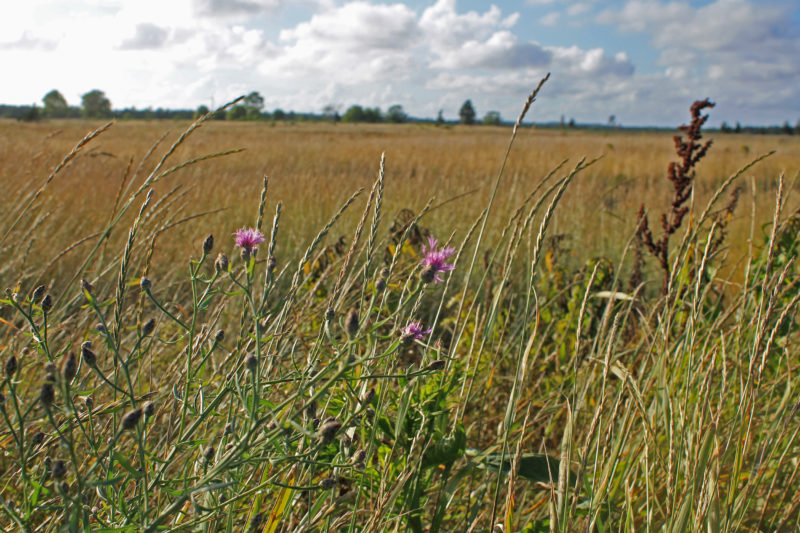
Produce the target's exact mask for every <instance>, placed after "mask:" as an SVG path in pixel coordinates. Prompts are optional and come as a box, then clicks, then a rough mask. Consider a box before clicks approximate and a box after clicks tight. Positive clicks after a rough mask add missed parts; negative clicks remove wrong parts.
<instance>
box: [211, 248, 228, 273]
mask: <svg viewBox="0 0 800 533" xmlns="http://www.w3.org/2000/svg"><path fill="white" fill-rule="evenodd" d="M214 269H215V270H216V271H217V272H227V271H228V256H227V255H225V254H223V253H222V252H220V253H219V254H217V260H216V261H214Z"/></svg>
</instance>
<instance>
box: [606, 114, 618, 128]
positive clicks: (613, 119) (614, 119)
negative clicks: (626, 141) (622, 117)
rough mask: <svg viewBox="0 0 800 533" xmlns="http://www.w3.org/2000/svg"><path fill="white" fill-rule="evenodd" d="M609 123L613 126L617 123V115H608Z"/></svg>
mask: <svg viewBox="0 0 800 533" xmlns="http://www.w3.org/2000/svg"><path fill="white" fill-rule="evenodd" d="M608 125H609V126H611V127H612V128H613V127H614V126H616V125H617V117H616V115H608Z"/></svg>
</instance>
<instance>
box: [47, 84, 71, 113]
mask: <svg viewBox="0 0 800 533" xmlns="http://www.w3.org/2000/svg"><path fill="white" fill-rule="evenodd" d="M42 102H44V114H45V115H46V116H48V117H51V118H62V117H66V116H67V111H68V110H69V106H68V105H67V100H66V98H64V96H63V95H62V94H61V93H60V92H58V91H57V90H55V89H53V90H52V91H50V92H49V93H47V94H46V95H44V98H42Z"/></svg>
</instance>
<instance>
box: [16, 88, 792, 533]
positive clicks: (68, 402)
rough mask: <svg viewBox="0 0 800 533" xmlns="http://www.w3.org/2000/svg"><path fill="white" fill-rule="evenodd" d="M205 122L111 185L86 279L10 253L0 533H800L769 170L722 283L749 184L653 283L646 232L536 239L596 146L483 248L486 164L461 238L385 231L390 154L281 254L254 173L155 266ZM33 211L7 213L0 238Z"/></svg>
mask: <svg viewBox="0 0 800 533" xmlns="http://www.w3.org/2000/svg"><path fill="white" fill-rule="evenodd" d="M535 94H536V93H535V92H534V94H532V95H531V98H530V99H529V101H528V103H527V104H526V108H525V109H526V110H527V107H529V105H530V103H531V102H532V101H533V99H534V97H535ZM523 116H524V112H523ZM521 119H522V116H521V117H520V121H521ZM198 125H199V124H197V125H195V126H193V127H192V128H191V129H190V130H189V131H188V132H187V134H186V135H185V136H184V137H182V138H181V139H180V140H179V141H177V142H176V145H175V146H174V147H173V149H170V150H168V151H167V152H166V154H165V155H164V157H163V159H161V162H160V163H159V164H158V165H157V166H156V167H155V168H154V170H153V171H152V172H150V173H149V174H148V175H147V177H145V178H144V179H143V180H142V181H141V182H140V183H138V184H137V185H136V186H132V187H130V188H129V190H127V191H124V192H125V194H120V195H119V201H118V202H116V204H115V206H114V210H113V212H112V213H111V215H110V216H109V217H108V219H107V220H106V221H104V223H103V225H101V226H100V227H98V228H97V233H96V234H94V236H93V237H91V238H89V239H88V240H87V243H85V244H87V247H88V250H85V251H84V250H81V252H82V253H83V256H82V257H83V259H82V260H81V261H80V263H79V268H78V269H77V270H76V271H75V272H74V273H72V274H70V275H66V276H64V277H63V279H62V278H59V279H58V280H56V281H55V282H53V283H52V284H46V283H40V282H36V279H37V277H36V273H37V272H40V268H41V265H37V264H32V265H31V264H18V265H17V266H18V268H19V269H20V272H19V273H18V275H19V276H20V279H22V280H24V282H23V283H19V284H17V285H14V286H11V288H10V289H9V290H8V291H7V297H6V298H5V299H4V300H2V309H0V318H2V322H3V328H4V329H3V330H2V340H3V343H2V357H3V358H4V359H3V365H4V375H3V380H2V394H3V401H2V404H0V407H1V409H0V411H2V416H3V421H4V424H3V425H0V427H2V433H0V438H1V439H2V447H3V451H4V454H3V456H2V458H0V466H2V476H1V477H0V482H1V483H2V485H1V486H2V489H1V490H2V498H0V505H2V510H3V515H2V516H3V521H2V524H3V525H4V527H5V530H8V531H12V530H22V531H56V530H61V529H66V530H74V531H80V530H106V531H209V532H212V531H247V530H249V531H267V532H276V531H389V530H409V531H489V530H492V529H493V528H494V527H495V525H497V524H500V525H501V527H502V528H503V530H504V531H531V532H532V531H547V530H552V531H555V530H559V531H574V530H584V531H586V530H588V531H595V530H597V531H599V530H606V529H612V530H617V529H622V528H625V529H632V528H637V529H639V528H642V529H643V528H647V527H650V528H654V529H655V528H659V529H660V528H664V529H669V530H672V531H687V530H692V529H695V530H696V529H701V528H707V529H708V530H710V531H739V530H760V529H766V530H792V529H795V528H796V527H797V526H798V509H799V508H800V500H799V499H798V498H797V494H798V488H800V480H799V479H798V475H797V474H798V469H800V461H798V451H799V450H798V448H799V446H798V441H797V433H798V430H799V429H798V426H797V424H796V421H795V415H796V412H795V411H796V410H797V406H798V403H797V391H796V388H797V387H796V385H795V381H796V378H795V377H794V373H793V372H792V369H793V368H794V367H795V366H796V364H797V360H796V354H797V348H798V338H797V326H798V324H797V321H796V306H797V303H798V300H800V293H798V291H797V282H798V281H797V280H798V272H797V269H796V267H795V265H794V262H795V259H794V258H795V257H796V254H797V249H798V246H800V240H799V239H798V231H797V230H798V228H800V216H799V215H798V214H797V213H793V214H788V215H787V214H786V213H785V208H784V204H785V202H786V198H785V196H786V193H785V192H784V185H783V179H780V180H779V186H778V190H777V195H776V197H777V201H776V204H775V211H774V217H773V223H772V224H771V225H769V226H768V227H767V230H766V233H765V237H764V243H763V246H753V247H752V249H751V251H750V254H749V255H748V256H747V257H746V258H745V267H744V270H743V274H742V275H741V277H742V278H743V281H742V282H736V283H733V282H730V281H728V280H726V279H721V278H720V277H719V276H720V273H721V272H726V269H725V255H724V252H725V247H724V243H725V239H726V234H727V232H728V231H729V226H728V225H727V224H728V220H729V218H730V216H729V215H730V212H731V211H732V209H733V208H732V207H731V205H730V204H728V208H727V209H720V207H719V206H718V205H717V201H718V200H719V199H720V198H724V194H723V193H724V192H725V191H726V190H727V189H729V188H730V187H731V186H732V185H733V184H734V182H735V180H736V179H737V178H738V177H739V176H740V175H741V172H739V173H736V174H733V175H732V176H731V178H730V179H729V180H727V181H725V182H723V183H722V184H721V187H720V188H719V189H718V191H717V193H716V194H715V195H714V196H713V197H712V198H711V199H710V200H709V202H708V204H704V205H703V206H702V209H699V208H698V209H695V210H694V211H692V212H691V213H692V216H691V217H688V218H687V220H689V219H691V224H688V223H687V224H685V225H684V226H682V227H681V231H682V233H681V232H678V231H677V227H675V228H671V230H674V231H671V233H670V235H672V243H673V244H672V247H671V248H670V250H669V253H668V254H666V255H663V254H662V255H658V256H657V259H658V261H659V262H658V264H655V265H654V266H655V267H656V268H660V269H661V270H659V271H658V272H656V271H655V270H653V269H648V268H644V269H642V268H641V267H642V263H643V262H644V261H646V260H647V257H645V255H644V252H643V250H644V251H646V250H647V247H646V241H644V242H643V240H642V237H641V234H642V230H641V226H639V227H637V226H636V225H635V224H634V225H632V226H631V227H630V228H629V234H628V235H627V236H626V237H625V238H624V242H623V244H622V246H621V247H620V248H621V249H622V250H624V251H623V254H622V256H621V257H619V258H616V259H614V260H612V259H610V258H592V259H585V258H583V257H579V258H578V259H577V260H573V261H568V262H566V261H562V260H561V259H560V256H559V253H558V252H559V247H558V240H557V239H551V238H549V237H548V230H549V226H550V224H551V223H552V221H553V217H554V214H555V212H556V210H557V208H558V204H559V202H560V201H561V199H562V198H563V195H564V194H565V191H567V189H568V187H569V186H570V184H571V183H572V182H573V181H574V180H578V179H580V175H581V173H583V172H585V171H586V170H587V169H589V168H591V164H592V163H591V162H587V161H585V160H581V161H579V162H578V163H577V164H574V165H572V166H571V167H568V166H566V164H564V165H558V166H556V167H555V168H554V169H553V170H552V171H551V172H549V173H548V174H547V175H545V176H543V178H542V179H541V180H540V181H539V183H538V185H536V186H535V187H533V188H532V190H530V191H527V193H526V195H524V196H520V197H519V199H518V200H517V203H516V205H515V208H514V209H513V210H510V211H509V214H508V216H507V217H505V219H504V220H502V221H501V223H500V224H498V226H499V227H498V230H497V231H496V234H497V236H496V237H494V235H493V236H492V238H488V237H487V228H488V227H489V224H490V223H489V219H490V217H491V215H492V214H494V213H495V212H496V211H497V210H496V206H495V205H494V202H495V198H496V195H497V192H498V190H499V189H501V188H502V187H501V186H502V183H503V170H502V169H501V170H500V172H499V173H498V175H497V178H496V180H495V181H494V182H493V189H492V191H490V192H491V195H490V197H489V198H490V199H489V200H488V203H487V205H486V206H485V207H484V209H483V210H482V211H481V212H480V213H479V214H478V215H477V216H475V217H474V218H473V219H472V220H469V221H468V224H467V226H466V230H465V231H459V232H454V234H453V235H449V234H444V233H441V234H437V235H433V232H431V231H430V230H429V229H427V222H426V215H427V214H428V213H429V211H430V206H431V205H432V204H431V203H428V205H427V206H426V207H425V208H423V209H422V210H420V211H419V212H416V213H411V214H409V215H408V216H407V217H405V218H404V219H403V220H402V221H395V224H394V225H392V226H391V227H390V228H387V226H389V224H387V223H386V221H385V220H384V219H386V218H388V217H387V215H386V207H385V202H386V199H385V197H384V191H385V186H386V174H385V166H386V165H385V162H384V161H381V163H380V166H379V168H378V172H377V178H376V179H375V181H374V182H373V183H372V185H371V187H369V188H368V189H363V190H358V191H356V192H355V193H354V194H353V195H352V196H351V197H350V198H349V199H347V200H346V201H345V202H344V203H343V204H342V205H341V206H339V207H338V208H337V209H335V210H333V211H332V212H331V213H329V217H330V218H329V220H328V222H326V223H325V224H324V226H322V228H321V229H318V230H317V233H316V235H315V236H314V237H313V238H312V239H310V241H308V242H307V244H306V245H305V247H304V248H302V249H301V252H300V253H297V254H290V253H288V252H286V251H284V249H283V247H284V243H283V240H282V237H281V236H282V235H283V233H282V232H283V231H285V227H284V221H282V219H281V213H282V204H280V203H278V204H277V205H276V209H275V212H274V214H272V215H271V214H269V213H266V212H265V211H266V209H265V206H266V205H267V201H268V197H269V187H268V182H267V180H264V182H263V188H262V192H261V196H260V198H258V197H255V198H253V199H252V201H251V203H250V209H251V210H252V215H250V216H248V217H247V218H245V217H242V219H239V220H234V221H231V224H230V228H229V230H228V232H227V233H228V234H225V235H221V234H218V235H215V236H211V235H209V236H203V235H197V236H196V237H195V238H194V239H193V240H194V245H193V246H194V248H193V251H191V252H190V253H189V255H190V257H187V258H186V259H185V260H184V261H180V262H175V264H171V265H166V266H165V265H161V266H160V268H159V269H157V270H159V271H163V270H164V269H165V268H166V269H167V270H169V272H170V275H169V276H155V275H153V274H152V272H153V271H156V265H153V244H152V243H153V242H154V241H155V239H156V237H158V236H159V235H160V234H161V233H163V232H165V231H166V230H167V229H168V228H169V227H172V225H174V224H175V223H177V222H178V219H176V217H175V215H174V213H173V211H174V209H175V208H174V207H173V206H171V204H170V202H171V200H164V198H167V199H170V198H172V197H171V196H170V195H169V194H166V195H164V196H163V197H162V198H159V197H158V196H157V195H156V194H155V193H153V192H152V190H153V186H154V185H156V183H158V182H160V181H162V180H164V179H166V178H168V177H169V176H170V175H171V174H172V173H173V172H176V171H177V170H178V169H180V168H186V167H187V166H188V165H190V164H193V162H192V161H189V162H187V163H181V164H177V165H172V166H169V165H167V164H166V161H167V160H168V159H169V157H170V156H171V155H172V154H173V153H174V152H175V150H177V149H178V147H180V146H181V144H182V143H183V141H184V139H185V137H186V136H188V135H189V134H190V133H191V132H192V131H193V130H194V129H195V128H196V126H198ZM698 131H699V130H698ZM516 133H517V128H516V127H515V129H514V133H513V134H512V139H511V143H513V141H514V137H515V136H516ZM90 137H91V136H90ZM696 138H697V139H699V136H698V137H696ZM90 140H91V138H87V139H86V142H89V141H90ZM511 143H510V144H509V151H510V148H511ZM84 144H85V143H83V142H82V144H80V145H79V146H78V147H76V150H75V152H73V153H71V154H70V155H68V156H67V158H66V159H65V163H69V161H70V160H71V159H72V158H73V157H74V154H76V153H78V151H79V150H81V149H82V148H83V145H84ZM506 158H508V155H506ZM504 164H505V163H504ZM697 168H698V172H702V163H701V164H699V165H698V167H697ZM53 175H55V173H54V174H53ZM692 179H693V176H692ZM684 190H685V189H682V192H683V191H684ZM687 198H688V197H687ZM38 199H39V192H38V191H36V190H34V191H31V192H30V193H29V194H28V195H27V196H26V195H24V194H23V195H22V196H21V201H20V202H19V205H20V210H19V211H18V212H17V213H12V214H11V215H7V216H6V217H5V218H3V219H2V224H3V226H0V230H2V240H3V243H2V245H3V246H9V245H12V244H16V246H20V245H21V244H22V243H23V241H22V240H20V241H18V242H17V243H14V242H9V241H8V239H9V238H10V237H9V236H16V235H18V233H17V231H18V230H17V228H18V227H19V225H20V224H21V223H23V222H26V221H27V219H26V216H27V214H28V213H29V211H28V210H30V209H32V206H36V205H37V201H38ZM359 205H360V209H357V208H358V207H359ZM673 207H675V208H680V207H681V206H680V205H679V206H673ZM667 209H670V208H669V207H668V208H667ZM351 211H352V212H353V213H354V216H351V217H349V218H348V217H347V214H348V213H350V212H351ZM270 219H271V222H270ZM343 221H352V223H351V224H350V225H349V226H348V227H347V229H346V231H347V233H348V234H349V237H348V238H347V239H345V240H344V241H343V242H341V243H339V245H338V246H339V248H338V249H337V248H336V247H335V246H325V245H324V243H325V241H326V237H327V236H328V234H329V233H330V232H331V231H332V228H334V227H338V226H339V225H341V224H342V223H343ZM187 222H188V221H187ZM123 223H124V224H125V226H123ZM251 225H252V226H251ZM678 225H680V224H678ZM31 226H32V229H31V230H30V231H31V232H32V233H31V234H26V235H28V236H29V237H30V236H31V235H36V233H35V232H36V229H35V224H31ZM122 227H127V228H128V230H127V232H126V235H127V238H126V239H124V242H123V243H122V244H121V245H120V246H119V247H117V248H114V247H113V246H112V245H109V244H108V243H109V242H110V241H109V240H108V236H109V235H110V234H111V233H119V232H120V231H122V230H121V228H122ZM237 228H240V229H238V230H237ZM234 232H235V235H234ZM38 237H39V238H40V239H41V238H42V237H43V236H41V235H39V236H38ZM437 239H438V240H437ZM32 240H33V239H32ZM651 241H652V238H651ZM754 244H755V243H754ZM334 252H335V253H334ZM631 256H632V257H633V258H634V259H636V260H635V261H633V263H634V265H633V266H631V265H630V263H631V260H630V257H631ZM665 257H666V265H667V268H664V261H662V259H664V258H665ZM576 265H577V266H576ZM648 279H651V280H652V281H647V280H648ZM640 280H645V281H640ZM632 282H633V283H632ZM12 283H13V282H12V281H11V280H9V282H8V285H12Z"/></svg>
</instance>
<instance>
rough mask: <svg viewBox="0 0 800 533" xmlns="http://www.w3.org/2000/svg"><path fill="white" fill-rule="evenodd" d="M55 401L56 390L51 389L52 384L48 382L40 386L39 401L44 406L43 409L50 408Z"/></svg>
mask: <svg viewBox="0 0 800 533" xmlns="http://www.w3.org/2000/svg"><path fill="white" fill-rule="evenodd" d="M55 399H56V390H55V389H54V388H53V384H52V383H50V382H49V381H48V382H47V383H45V384H44V385H42V388H41V390H40V391H39V401H40V402H42V404H44V406H45V407H50V406H51V405H53V402H54V401H55Z"/></svg>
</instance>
